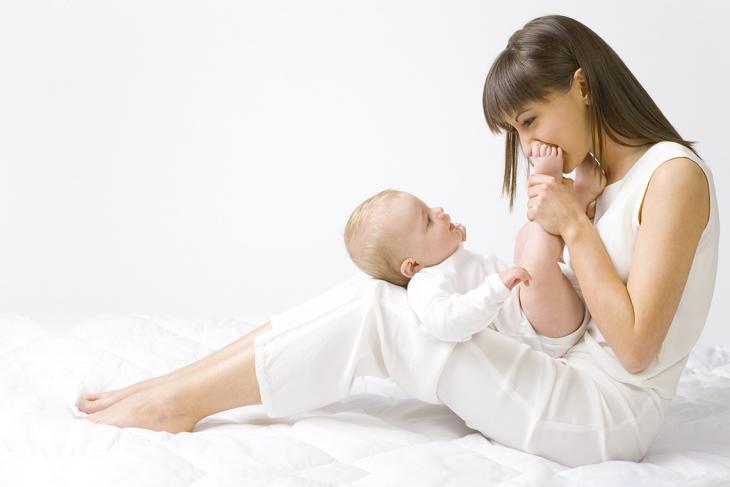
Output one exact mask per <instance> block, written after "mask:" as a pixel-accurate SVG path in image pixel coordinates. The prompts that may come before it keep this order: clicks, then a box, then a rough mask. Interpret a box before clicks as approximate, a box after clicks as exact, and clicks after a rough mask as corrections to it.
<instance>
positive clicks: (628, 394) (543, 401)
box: [438, 329, 664, 466]
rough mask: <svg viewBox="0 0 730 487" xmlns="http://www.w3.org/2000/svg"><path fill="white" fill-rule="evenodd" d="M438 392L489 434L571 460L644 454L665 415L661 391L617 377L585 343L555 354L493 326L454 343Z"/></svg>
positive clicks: (470, 423)
mask: <svg viewBox="0 0 730 487" xmlns="http://www.w3.org/2000/svg"><path fill="white" fill-rule="evenodd" d="M438 397H439V399H440V400H441V401H442V402H443V403H444V404H446V405H447V406H448V407H449V408H450V409H451V410H452V411H454V412H455V413H456V414H457V415H459V416H460V417H461V418H462V419H464V421H465V422H466V425H467V426H469V427H471V428H474V429H476V430H478V431H480V432H481V433H482V434H483V435H485V436H486V437H488V438H489V439H493V440H495V441H497V442H499V443H501V444H503V445H506V446H509V447H512V448H517V449H519V450H522V451H525V452H528V453H533V454H537V455H540V456H543V457H545V458H548V459H551V460H554V461H557V462H559V463H562V464H565V465H569V466H577V465H583V464H588V463H597V462H601V461H607V460H630V461H638V460H640V459H641V458H642V457H643V455H644V454H645V453H646V451H647V449H648V448H649V445H650V443H651V441H652V440H653V439H654V437H655V436H656V434H657V432H658V430H659V427H660V426H661V422H662V419H663V414H664V413H663V408H664V404H663V403H662V401H661V400H660V399H659V398H658V397H657V396H656V395H654V394H653V393H650V392H648V391H644V390H642V389H639V388H638V387H634V386H628V385H624V384H620V383H618V382H615V381H613V380H612V379H611V378H610V377H608V376H607V375H606V374H605V373H604V372H603V371H602V370H600V368H599V367H598V366H597V365H596V364H595V363H593V358H592V357H591V356H590V355H589V354H588V353H587V352H585V351H584V350H583V348H582V347H581V346H580V345H579V346H576V347H574V348H573V349H571V350H570V351H569V352H568V353H567V354H566V355H565V358H564V359H553V358H551V357H549V356H548V355H546V354H544V353H541V352H536V351H535V350H533V349H531V348H530V347H529V346H527V345H525V344H523V343H520V342H517V341H515V340H512V339H510V338H509V337H507V336H505V335H502V334H500V333H498V332H496V331H494V330H491V329H486V330H484V331H482V332H480V333H477V334H475V335H474V336H473V338H472V339H471V340H470V341H467V342H463V343H458V344H457V345H456V348H455V349H454V351H453V353H452V355H451V358H450V359H449V361H448V362H447V364H446V367H445V368H444V370H443V373H442V375H441V379H440V382H439V386H438Z"/></svg>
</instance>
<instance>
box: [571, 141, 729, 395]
mask: <svg viewBox="0 0 730 487" xmlns="http://www.w3.org/2000/svg"><path fill="white" fill-rule="evenodd" d="M680 157H686V158H688V159H691V160H693V161H695V162H696V163H697V164H698V165H699V166H700V167H701V168H702V170H703V171H704V172H705V175H706V176H707V182H708V185H709V190H710V216H709V220H708V222H707V226H706V227H705V230H704V231H703V233H702V236H701V238H700V241H699V243H698V245H697V250H696V252H695V256H694V261H693V262H692V267H691V268H690V272H689V276H688V278H687V284H686V286H685V288H684V292H683V293H682V297H681V299H680V302H679V306H678V308H677V312H676V314H675V315H674V319H673V320H672V324H671V325H670V328H669V331H668V333H667V336H666V338H665V339H664V343H663V344H662V346H661V349H660V350H659V353H658V355H657V357H656V358H655V359H654V361H653V362H652V363H651V364H650V365H649V367H647V368H646V369H645V370H644V371H643V372H641V373H639V374H631V373H629V372H627V371H626V370H625V369H624V368H623V367H622V366H621V364H620V363H619V361H618V359H617V358H616V355H615V354H614V352H613V350H612V349H611V347H610V346H609V344H608V343H607V342H606V340H605V339H604V338H603V336H602V335H601V332H600V331H599V330H598V327H597V326H596V323H595V321H594V320H593V319H592V318H591V320H590V322H589V324H588V327H587V330H586V333H585V335H584V338H583V340H581V341H579V342H578V343H577V344H576V346H575V347H574V349H575V351H576V352H582V353H588V354H590V356H592V357H593V359H594V362H595V363H597V364H598V365H599V366H600V367H601V368H602V369H603V370H604V371H605V372H606V373H608V374H609V375H610V376H611V377H613V378H614V379H616V380H618V381H619V382H623V383H628V384H634V385H636V386H639V387H642V388H649V389H653V390H655V391H656V392H657V394H658V395H659V396H660V397H662V398H664V399H671V398H672V397H673V396H674V394H675V391H676V388H677V382H678V381H679V376H680V374H681V373H682V369H684V366H685V364H686V363H687V358H688V356H689V352H690V350H691V349H692V347H693V346H694V345H695V343H696V342H697V340H698V339H699V337H700V334H701V333H702V328H703V327H704V325H705V319H706V318H707V314H708V312H709V310H710V303H711V301H712V293H713V290H714V288H715V276H716V274H717V254H718V244H719V237H720V219H719V214H718V208H717V197H716V194H715V183H714V181H713V177H712V172H711V171H710V168H709V167H708V166H707V165H706V164H705V163H704V162H703V161H702V160H701V159H700V158H699V157H697V156H696V155H695V154H694V152H692V151H691V150H689V149H688V148H687V147H685V146H683V145H681V144H677V143H675V142H659V143H657V144H654V145H653V146H651V147H650V148H649V150H647V151H646V152H645V153H644V155H643V156H641V158H640V159H639V160H638V161H636V163H635V164H634V165H633V166H632V167H631V169H629V171H628V172H627V173H626V175H625V176H624V177H623V179H621V180H619V181H616V182H614V183H612V184H610V185H608V186H606V189H605V190H604V191H603V193H602V194H601V196H600V197H599V198H598V200H597V201H596V215H595V218H594V220H593V221H594V225H595V228H596V230H597V231H598V234H599V235H600V237H601V240H602V241H603V245H604V246H605V247H606V250H607V251H608V255H609V256H610V257H611V260H612V261H613V264H614V266H615V267H616V270H617V271H618V274H619V276H620V277H621V280H622V281H623V282H624V284H626V282H627V279H628V276H629V270H630V268H631V260H632V258H633V251H634V244H635V243H636V237H637V235H638V232H639V227H640V224H639V208H640V206H641V203H642V201H643V198H644V192H645V190H646V188H647V185H648V184H649V179H650V178H651V176H652V174H653V173H654V170H655V169H656V168H657V167H659V166H660V165H661V164H662V163H663V162H666V161H668V160H670V159H676V158H680ZM563 259H564V261H565V264H566V265H565V266H561V267H562V268H563V271H564V272H565V273H566V275H567V276H568V278H569V279H571V281H572V282H573V283H574V285H575V284H577V281H576V279H575V272H574V271H573V268H572V266H571V262H570V255H569V253H568V251H567V247H566V249H565V252H564V254H563Z"/></svg>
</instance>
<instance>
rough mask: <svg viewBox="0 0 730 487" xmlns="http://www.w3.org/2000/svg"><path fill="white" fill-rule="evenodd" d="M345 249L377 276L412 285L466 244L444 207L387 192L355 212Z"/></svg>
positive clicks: (398, 192)
mask: <svg viewBox="0 0 730 487" xmlns="http://www.w3.org/2000/svg"><path fill="white" fill-rule="evenodd" d="M344 237H345V247H346V248H347V252H348V253H349V254H350V258H352V261H353V262H354V263H355V265H356V266H357V267H358V268H359V269H360V270H362V271H363V272H365V273H366V274H369V275H370V276H372V277H375V278H377V279H383V280H386V281H388V282H391V283H393V284H396V285H398V286H403V287H405V286H407V285H408V281H410V279H411V277H413V275H414V274H415V273H416V272H418V271H419V270H421V269H423V268H424V267H430V266H433V265H436V264H439V263H441V262H442V261H443V260H444V259H446V258H447V257H449V256H450V255H451V254H453V253H454V252H455V251H456V249H458V248H459V244H460V243H461V242H462V233H461V232H459V231H458V230H457V229H456V227H455V226H454V224H452V223H451V218H450V217H449V215H447V214H445V213H444V210H443V208H440V207H434V208H431V207H428V206H427V205H426V204H425V203H424V202H423V201H421V200H420V199H418V198H417V197H415V196H414V195H412V194H410V193H406V192H404V191H396V190H392V189H386V190H384V191H381V192H380V193H378V194H376V195H374V196H371V197H370V198H368V199H366V200H365V201H363V202H362V203H360V204H359V205H358V206H357V208H355V210H354V211H353V212H352V214H351V215H350V218H349V219H348V220H347V225H345V235H344Z"/></svg>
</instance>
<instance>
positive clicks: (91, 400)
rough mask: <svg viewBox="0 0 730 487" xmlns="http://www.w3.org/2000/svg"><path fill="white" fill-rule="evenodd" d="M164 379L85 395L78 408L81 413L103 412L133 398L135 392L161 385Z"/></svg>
mask: <svg viewBox="0 0 730 487" xmlns="http://www.w3.org/2000/svg"><path fill="white" fill-rule="evenodd" d="M163 377H164V376H163ZM163 377H154V378H152V379H147V380H143V381H141V382H137V383H136V384H132V385H131V386H128V387H125V388H123V389H115V390H113V391H104V392H95V393H92V394H83V395H82V396H81V397H79V399H78V400H77V401H76V407H77V408H79V411H83V412H85V413H87V414H92V413H96V412H99V411H102V410H104V409H106V408H108V407H109V406H111V405H112V404H115V403H117V402H119V401H121V400H122V399H124V398H126V397H129V396H131V395H132V394H134V393H135V392H139V391H142V390H144V389H147V388H150V387H154V386H157V385H159V384H161V383H162V382H163V380H164V379H163Z"/></svg>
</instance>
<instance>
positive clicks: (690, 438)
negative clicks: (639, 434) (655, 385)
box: [0, 315, 730, 487]
mask: <svg viewBox="0 0 730 487" xmlns="http://www.w3.org/2000/svg"><path fill="white" fill-rule="evenodd" d="M257 324H258V323H256V322H253V321H252V320H246V319H240V318H239V319H234V318H229V319H214V318H210V319H200V318H197V319H193V318H181V317H174V316H145V315H126V316H118V315H101V316H98V317H95V318H93V319H90V320H87V321H85V322H83V323H81V324H79V325H77V326H76V327H75V328H73V329H72V330H71V331H70V332H69V333H68V334H67V335H65V336H61V337H57V336H53V335H51V334H49V333H47V331H46V330H44V329H43V327H41V326H39V325H38V324H37V323H35V322H33V321H32V320H30V319H27V318H24V317H20V316H15V315H5V316H0V337H2V340H0V485H2V486H3V487H16V486H25V485H29V486H66V485H68V486H74V487H80V486H93V487H100V486H135V487H141V486H155V487H161V486H163V487H177V486H195V487H203V486H228V485H230V486H234V485H235V486H243V485H245V486H259V485H260V486H284V485H287V486H288V485H295V486H329V485H353V486H390V485H392V486H411V485H412V486H418V487H425V486H439V487H440V486H445V485H454V486H472V485H474V486H485V485H500V486H511V487H514V486H560V487H566V486H585V485H591V486H604V485H605V486H616V485H632V486H643V485H651V486H660V485H661V486H666V485H682V486H692V487H699V486H721V485H730V347H727V346H725V347H723V346H715V347H707V346H697V347H696V348H695V350H694V352H693V353H692V355H691V357H690V360H689V364H688V367H687V369H686V370H685V372H684V374H683V376H682V379H681V382H680V385H679V389H678V395H677V397H676V398H675V400H674V402H673V403H672V406H671V409H670V411H669V413H668V416H667V419H666V423H665V425H664V429H663V430H662V432H661V434H660V435H659V437H658V438H657V440H656V442H655V443H654V445H653V447H652V448H651V450H650V451H649V453H648V455H647V456H646V458H645V459H644V461H643V462H642V463H630V462H606V463H603V464H597V465H589V466H584V467H579V468H567V467H565V466H563V465H560V464H557V463H554V462H551V461H548V460H545V459H543V458H540V457H537V456H534V455H529V454H526V453H522V452H520V451H517V450H514V449H511V448H507V447H504V446H502V445H500V444H498V443H496V442H493V441H490V440H488V439H486V438H484V437H483V436H482V435H480V434H479V433H477V432H475V431H473V430H471V429H469V428H467V427H466V426H465V425H464V423H463V421H461V420H460V419H459V418H458V417H457V416H456V415H455V414H453V413H452V412H451V411H449V409H448V408H446V407H445V406H438V405H431V404H426V403H422V402H420V401H418V400H415V399H412V398H410V397H408V396H406V395H405V394H404V393H403V392H402V391H401V390H400V389H399V388H398V387H397V386H396V385H395V383H393V382H392V381H391V380H383V379H378V378H375V377H365V378H360V379H357V380H356V381H355V383H354V384H353V388H352V395H351V396H350V397H349V398H348V399H347V400H346V401H344V402H341V403H337V404H333V405H331V406H328V407H326V408H323V409H319V410H316V411H311V412H309V413H306V414H302V415H300V416H297V417H291V418H283V419H271V418H269V417H268V416H267V415H266V414H265V413H264V411H263V409H262V407H261V406H260V405H256V406H248V407H241V408H237V409H233V410H229V411H224V412H221V413H218V414H215V415H213V416H209V417H208V418H205V419H204V420H202V421H201V422H199V423H198V424H197V426H196V428H195V431H194V432H193V433H180V434H176V435H173V434H169V433H166V432H154V431H150V430H144V429H140V428H125V429H120V428H116V427H112V426H106V425H97V424H93V423H91V422H89V421H77V420H75V419H74V417H75V416H76V415H78V414H79V412H78V410H77V409H76V408H75V406H74V403H75V401H76V398H77V397H78V396H79V394H80V393H81V392H95V391H103V390H109V389H117V388H120V387H123V386H126V385H129V384H132V383H135V382H138V381H140V380H143V379H146V378H149V377H153V376H158V375H162V374H164V373H166V372H168V371H170V370H173V369H176V368H178V367H180V366H182V365H185V364H187V363H190V362H192V361H194V360H197V359H199V358H202V357H204V356H206V355H208V354H209V353H211V352H213V351H215V350H217V349H219V348H221V347H223V346H224V345H226V344H228V343H230V342H232V341H233V340H235V339H236V338H238V337H240V336H241V335H243V334H244V333H246V332H247V331H249V330H251V329H252V328H253V327H254V326H256V325H257Z"/></svg>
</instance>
